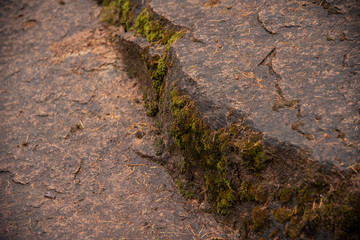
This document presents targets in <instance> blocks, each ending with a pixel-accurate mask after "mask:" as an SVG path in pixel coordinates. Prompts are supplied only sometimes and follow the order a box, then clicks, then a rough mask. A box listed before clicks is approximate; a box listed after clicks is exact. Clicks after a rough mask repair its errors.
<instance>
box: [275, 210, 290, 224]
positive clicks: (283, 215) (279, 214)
mask: <svg viewBox="0 0 360 240" xmlns="http://www.w3.org/2000/svg"><path fill="white" fill-rule="evenodd" d="M291 213H292V211H291V210H290V209H288V208H279V209H274V210H272V214H273V215H274V217H275V220H276V221H277V222H279V223H283V222H285V221H287V220H289V219H290V217H291Z"/></svg>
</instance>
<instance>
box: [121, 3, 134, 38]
mask: <svg viewBox="0 0 360 240" xmlns="http://www.w3.org/2000/svg"><path fill="white" fill-rule="evenodd" d="M121 15H122V17H121V23H122V24H125V26H126V30H127V31H129V30H130V28H131V25H132V21H133V13H132V11H131V3H130V0H123V3H122V14H121Z"/></svg>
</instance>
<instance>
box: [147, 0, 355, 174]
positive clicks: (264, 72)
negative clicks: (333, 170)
mask: <svg viewBox="0 0 360 240" xmlns="http://www.w3.org/2000/svg"><path fill="white" fill-rule="evenodd" d="M210 3H213V4H210ZM150 6H151V7H152V9H153V10H154V11H155V12H157V13H158V14H159V15H161V16H163V17H165V18H167V19H169V20H170V21H171V22H172V23H173V24H175V25H179V26H183V27H186V28H188V29H190V30H191V31H190V37H188V38H183V39H181V40H180V41H178V42H177V43H176V44H175V45H174V46H173V48H174V52H175V53H176V57H177V58H178V60H179V65H180V66H181V68H182V69H181V70H182V71H183V74H184V75H183V76H179V78H178V79H176V80H177V81H178V83H179V85H180V87H181V88H182V89H183V90H185V91H186V92H187V93H189V94H190V96H191V97H192V98H194V99H196V100H197V103H198V110H199V111H200V112H201V113H203V114H204V118H205V119H207V122H208V123H209V124H210V126H211V127H212V128H214V129H218V128H220V127H224V126H225V125H226V124H228V123H229V122H231V120H230V121H228V120H227V116H228V115H229V113H230V112H232V113H233V112H236V113H238V114H239V115H245V116H246V118H247V119H248V120H249V121H251V124H252V126H253V128H254V129H257V130H259V131H260V132H262V133H264V134H265V135H266V136H267V137H270V138H275V139H277V140H278V141H284V142H287V143H291V144H294V145H296V146H299V147H302V148H307V149H308V150H309V151H310V152H311V154H310V155H311V157H312V158H313V159H315V160H317V161H320V162H321V163H323V164H334V165H337V166H339V167H341V168H342V169H345V168H347V167H349V166H350V165H353V164H355V163H358V162H359V161H360V145H359V144H360V112H359V111H360V77H359V71H360V25H359V21H360V17H359V15H358V14H359V11H360V10H359V8H360V7H359V2H358V1H331V2H330V1H329V6H330V7H329V8H328V9H326V8H324V7H323V6H319V5H317V4H314V3H311V2H309V1H230V0H229V1H226V0H223V1H176V2H173V1H165V0H164V1H161V0H154V1H152V2H151V3H150ZM195 39H197V40H198V41H196V40H195ZM185 76H186V77H185Z"/></svg>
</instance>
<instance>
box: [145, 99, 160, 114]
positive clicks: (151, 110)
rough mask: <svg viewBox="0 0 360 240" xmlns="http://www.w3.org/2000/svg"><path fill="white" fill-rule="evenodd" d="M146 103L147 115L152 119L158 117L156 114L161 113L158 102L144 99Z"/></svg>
mask: <svg viewBox="0 0 360 240" xmlns="http://www.w3.org/2000/svg"><path fill="white" fill-rule="evenodd" d="M144 101H145V108H146V114H147V115H148V116H150V117H153V116H156V114H157V113H158V112H159V105H158V102H157V101H155V100H151V99H147V98H146V97H144Z"/></svg>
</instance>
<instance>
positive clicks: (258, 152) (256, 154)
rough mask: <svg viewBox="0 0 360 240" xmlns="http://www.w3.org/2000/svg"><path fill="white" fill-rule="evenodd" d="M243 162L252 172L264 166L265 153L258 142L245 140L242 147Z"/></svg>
mask: <svg viewBox="0 0 360 240" xmlns="http://www.w3.org/2000/svg"><path fill="white" fill-rule="evenodd" d="M242 160H243V164H244V165H245V166H246V168H247V169H248V170H250V171H252V172H259V171H260V170H262V169H263V168H264V162H265V160H266V155H265V153H264V150H263V147H262V145H261V144H260V143H253V142H251V141H249V142H247V143H246V145H245V146H244V149H243V156H242Z"/></svg>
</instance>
